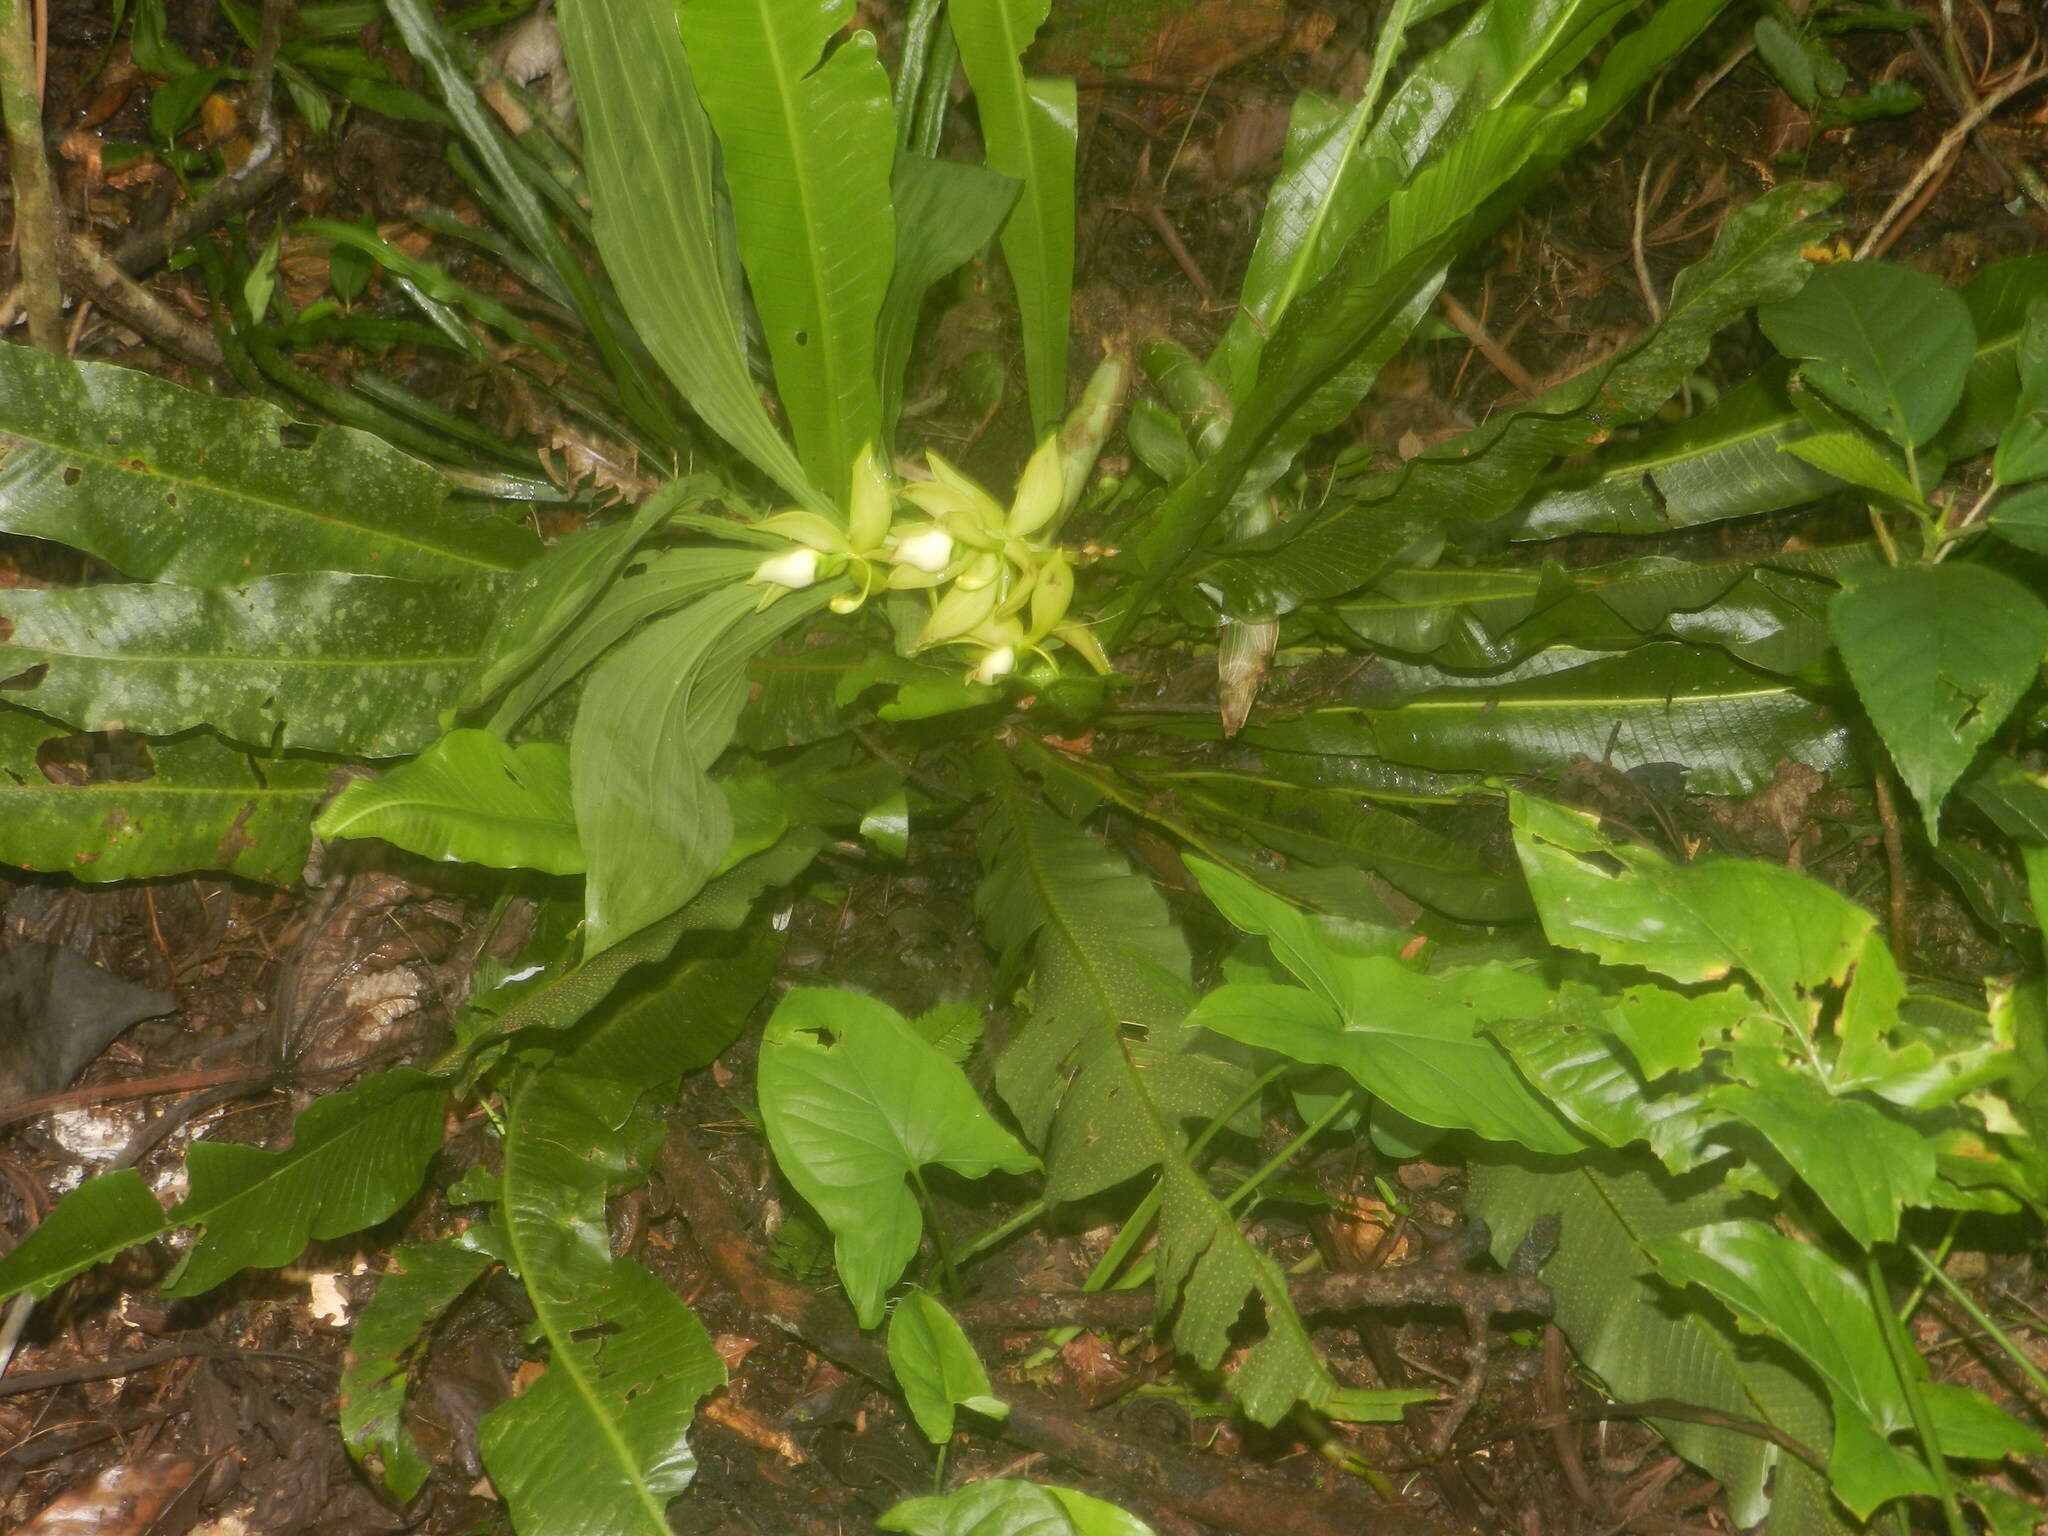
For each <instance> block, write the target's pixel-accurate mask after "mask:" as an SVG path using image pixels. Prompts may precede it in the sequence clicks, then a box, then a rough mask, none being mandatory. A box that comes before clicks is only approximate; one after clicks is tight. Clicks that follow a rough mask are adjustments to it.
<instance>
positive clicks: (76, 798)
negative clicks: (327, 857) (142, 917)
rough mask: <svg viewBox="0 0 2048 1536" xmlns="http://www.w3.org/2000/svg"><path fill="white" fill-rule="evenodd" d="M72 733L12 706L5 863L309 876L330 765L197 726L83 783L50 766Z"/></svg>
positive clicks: (284, 879)
mask: <svg viewBox="0 0 2048 1536" xmlns="http://www.w3.org/2000/svg"><path fill="white" fill-rule="evenodd" d="M69 734H70V732H69V731H67V730H66V728H65V727H63V726H61V725H58V724H56V723H54V722H53V721H49V720H46V719H44V718H43V717H42V716H40V715H34V714H30V713H29V712H28V711H27V710H21V709H7V710H0V861H4V862H6V863H9V864H18V865H21V866H23V867H25V868H28V869H45V870H51V871H55V872H58V873H62V874H67V875H70V876H72V877H73V878H74V879H78V880H90V881H101V880H136V879H145V878H147V877H149V876H151V875H176V874H184V873H185V872H187V871H189V870H195V869H217V870H220V871H222V872H223V873H226V874H232V875H242V876H245V877H246V878H248V879H251V880H267V881H269V882H271V883H272V884H274V885H289V884H291V883H292V882H294V881H296V880H297V879H298V878H299V875H300V873H301V872H302V871H303V870H304V868H305V864H306V844H307V837H308V832H307V822H308V821H309V820H310V818H311V817H312V814H313V811H314V808H315V807H316V806H318V805H319V803H320V797H321V796H322V795H324V794H325V793H326V792H327V778H328V774H329V773H330V772H331V769H330V768H329V766H328V765H327V764H326V763H322V762H309V761H306V760H304V759H299V758H289V757H276V758H263V759H260V760H259V759H257V758H255V757H252V756H251V754H250V753H248V752H247V751H244V750H242V749H240V748H237V747H231V746H229V745H228V744H227V743H225V742H223V741H222V740H220V738H219V737H217V736H215V735H213V734H212V733H211V732H209V731H192V732H188V733H186V734H184V735H181V736H178V737H176V738H174V739H171V740H160V741H151V742H149V743H147V744H146V745H141V746H140V747H139V750H138V751H137V753H136V758H137V763H136V765H135V767H134V768H132V769H130V771H127V772H124V773H121V774H119V775H110V776H106V777H101V778H93V779H84V780H80V779H78V778H76V777H75V776H74V775H72V774H70V773H67V772H65V771H63V769H62V768H61V767H58V766H56V765H54V764H53V765H52V768H51V769H50V770H48V771H46V770H45V768H44V766H43V762H42V753H43V750H44V748H45V747H46V746H47V745H48V744H50V743H52V742H56V741H58V740H60V739H61V738H63V737H65V736H67V735H69Z"/></svg>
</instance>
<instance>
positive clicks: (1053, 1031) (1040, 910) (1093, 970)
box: [975, 754, 1340, 1424]
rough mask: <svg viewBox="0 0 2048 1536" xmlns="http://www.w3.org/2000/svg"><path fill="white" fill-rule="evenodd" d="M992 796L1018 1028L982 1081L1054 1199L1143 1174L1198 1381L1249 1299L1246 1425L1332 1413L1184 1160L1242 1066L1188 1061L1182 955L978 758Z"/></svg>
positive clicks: (1118, 862)
mask: <svg viewBox="0 0 2048 1536" xmlns="http://www.w3.org/2000/svg"><path fill="white" fill-rule="evenodd" d="M980 768H981V772H982V774H983V776H984V778H985V781H986V783H987V784H988V786H989V789H990V792H991V806H990V818H989V822H988V825H987V830H986V832H985V834H984V836H983V838H982V840H981V845H980V851H981V855H982V860H983V867H984V869H985V870H986V875H985V877H984V879H983V881H982V886H981V890H980V891H979V893H978V894H977V896H976V899H975V905H976V908H977V910H978V911H979V912H980V913H981V915H982V920H983V923H984V925H985V927H986V929H987V931H988V933H989V935H990V937H991V938H992V939H993V940H994V941H995V942H996V943H997V944H998V945H999V946H1001V949H1002V951H1003V953H1004V954H1005V955H1006V957H1008V958H1009V959H1011V960H1012V961H1019V960H1022V959H1024V958H1025V957H1026V956H1028V957H1029V958H1030V961H1031V963H1032V966H1033V978H1034V979H1033V990H1032V1009H1031V1017H1030V1019H1029V1020H1028V1021H1027V1022H1026V1024H1025V1026H1024V1028H1023V1029H1022V1030H1021V1031H1020V1032H1019V1033H1018V1035H1017V1036H1016V1037H1015V1038H1014V1039H1013V1040H1012V1041H1011V1043H1010V1045H1009V1046H1008V1048H1007V1049H1006V1050H1005V1051H1004V1052H1003V1054H1002V1056H1001V1057H1000V1058H999V1059H998V1061H997V1063H996V1085H997V1087H998V1088H999V1089H1000V1091H1001V1092H1002V1095H1003V1098H1004V1099H1005V1101H1007V1102H1008V1103H1009V1105H1010V1107H1011V1108H1012V1109H1013V1110H1014V1111H1015V1112H1016V1114H1017V1118H1018V1120H1019V1121H1020V1122H1021V1123H1022V1124H1023V1126H1024V1128H1025V1133H1026V1135H1027V1136H1029V1137H1030V1138H1031V1139H1032V1140H1033V1141H1034V1142H1035V1143H1037V1144H1038V1145H1039V1146H1041V1147H1043V1148H1045V1150H1046V1162H1047V1180H1046V1187H1047V1191H1048V1193H1049V1195H1050V1196H1051V1198H1053V1199H1055V1200H1073V1199H1081V1198H1085V1197H1086V1196H1088V1195H1091V1194H1093V1193H1095V1192H1096V1191H1098V1190H1101V1189H1105V1188H1107V1187H1109V1186H1110V1185H1112V1184H1116V1183H1120V1182H1122V1181H1123V1180H1125V1179H1127V1178H1130V1177H1132V1176H1133V1175H1135V1174H1138V1173H1142V1172H1144V1171H1146V1170H1147V1169H1150V1168H1157V1169H1158V1170H1159V1191H1160V1218H1159V1268H1158V1280H1157V1287H1158V1291H1159V1294H1160V1296H1161V1297H1162V1298H1169V1297H1171V1298H1178V1300H1179V1306H1178V1309H1177V1310H1176V1311H1175V1313H1174V1324H1173V1337H1174V1342H1175V1343H1176V1344H1177V1345H1178V1346H1179V1347H1180V1348H1181V1349H1183V1350H1184V1351H1186V1352H1187V1353H1188V1354H1189V1355H1191V1356H1192V1357H1193V1358H1194V1359H1195V1361H1196V1363H1198V1364H1199V1365H1201V1366H1202V1367H1203V1368H1204V1369H1209V1370H1213V1369H1215V1368H1216V1367H1217V1365H1218V1364H1219V1363H1220V1362H1221V1360H1222V1358H1223V1354H1224V1351H1225V1349H1226V1348H1227V1347H1228V1346H1229V1344H1230V1342H1231V1334H1232V1330H1233V1329H1234V1328H1235V1327H1236V1326H1237V1324H1238V1322H1239V1319H1240V1315H1241V1314H1242V1312H1243V1310H1244V1306H1245V1303H1246V1301H1247V1299H1249V1298H1253V1297H1256V1298H1257V1300H1258V1302H1259V1304H1260V1306H1261V1307H1262V1309H1263V1310H1264V1313H1265V1323H1266V1332H1265V1337H1263V1338H1262V1339H1260V1340H1259V1341H1258V1343H1256V1344H1255V1345H1253V1346H1252V1348H1251V1349H1250V1351H1249V1352H1248V1353H1246V1354H1245V1355H1244V1356H1242V1357H1241V1359H1240V1360H1239V1361H1238V1362H1237V1365H1236V1369H1235V1370H1234V1371H1233V1372H1232V1373H1231V1374H1230V1376H1229V1378H1228V1380H1229V1385H1230V1388H1231V1391H1232V1392H1233V1394H1234V1395H1235V1396H1236V1398H1237V1400H1238V1402H1239V1403H1240V1404H1241V1405H1242V1406H1243V1408H1244V1411H1245V1412H1246V1413H1247V1414H1249V1415H1250V1416H1251V1417H1252V1418H1253V1419H1255V1420H1256V1421H1257V1422H1259V1423H1261V1424H1272V1423H1275V1422H1277V1421H1278V1420H1279V1419H1280V1417H1281V1416H1282V1415H1284V1414H1285V1413H1286V1412H1287V1411H1288V1410H1289V1409H1290V1408H1292V1407H1293V1405H1294V1404H1295V1403H1296V1402H1298V1401H1300V1402H1307V1403H1309V1404H1311V1405H1322V1404H1326V1403H1330V1402H1332V1401H1333V1400H1335V1399H1336V1398H1338V1397H1339V1396H1340V1389H1339V1388H1338V1386H1337V1383H1336V1382H1335V1381H1334V1380H1333V1379H1332V1378H1331V1376H1330V1374H1329V1371H1328V1368H1327V1367H1325V1366H1324V1364H1323V1363H1322V1361H1321V1359H1320V1358H1319V1357H1318V1356H1317V1354H1316V1351H1315V1346H1314V1344H1313V1342H1312V1341H1311V1340H1310V1338H1309V1336H1308V1330H1307V1328H1306V1327H1304V1326H1303V1324H1302V1321H1301V1318H1300V1316H1299V1315H1298V1314H1297V1313H1296V1312H1295V1310H1294V1306H1293V1302H1292V1301H1291V1299H1290V1298H1289V1296H1288V1293H1287V1281H1286V1277H1285V1276H1284V1275H1282V1274H1281V1273H1280V1270H1279V1268H1278V1267H1277V1266H1276V1265H1275V1264H1274V1263H1273V1261H1272V1260H1271V1259H1270V1258H1269V1257H1268V1256H1267V1255H1266V1254H1265V1253H1264V1252H1262V1251H1261V1250H1260V1249H1259V1248H1258V1247H1257V1245H1255V1244H1254V1243H1252V1242H1251V1241H1250V1240H1248V1239H1247V1238H1246V1237H1245V1235H1244V1233H1243V1232H1241V1231H1240V1230H1239V1229H1238V1227H1237V1224H1236V1222H1235V1220H1234V1219H1233V1218H1232V1216H1231V1214H1230V1211H1229V1210H1228V1209H1227V1208H1226V1207H1225V1206H1224V1205H1223V1203H1222V1202H1221V1201H1220V1200H1218V1199H1217V1197H1216V1196H1215V1194H1214V1193H1213V1192H1212V1191H1211V1190H1210V1189H1209V1186H1208V1185H1207V1183H1206V1182H1205V1181H1204V1180H1203V1178H1202V1176H1201V1174H1200V1172H1199V1171H1198V1170H1196V1169H1195V1168H1194V1167H1193V1166H1192V1165H1191V1164H1190V1163H1189V1161H1188V1158H1187V1152H1186V1143H1185V1135H1184V1122H1185V1121H1186V1120H1187V1119H1188V1118H1190V1117H1196V1116H1199V1117H1201V1118H1204V1119H1215V1118H1218V1117H1220V1116H1222V1115H1224V1114H1226V1113H1228V1112H1229V1109H1230V1106H1231V1105H1232V1104H1233V1103H1234V1102H1238V1101H1239V1098H1240V1095H1241V1093H1242V1090H1243V1085H1244V1082H1245V1077H1246V1074H1245V1073H1244V1071H1243V1070H1242V1069H1241V1068H1238V1067H1236V1066H1234V1065H1231V1064H1229V1063H1226V1062H1222V1061H1218V1060H1215V1059H1213V1058H1208V1057H1204V1056H1202V1055H1200V1054H1198V1053H1197V1052H1196V1051H1195V1050H1194V1049H1193V1048H1192V1047H1193V1046H1194V1044H1195V1043H1196V1041H1197V1040H1198V1039H1199V1038H1200V1036H1199V1032H1198V1031H1195V1030H1191V1029H1188V1028H1186V1027H1184V1026H1183V1024H1182V1022H1181V1021H1182V1017H1183V1015H1184V1014H1185V1013H1186V1010H1187V1005H1188V1001H1189V993H1188V986H1187V976H1188V954H1187V945H1186V942H1185V940H1183V939H1182V938H1181V935H1180V933H1179V931H1178V930H1177V929H1176V928H1175V927H1174V926H1173V921H1172V918H1171V916H1170V915H1169V914H1168V912H1167V910H1166V904H1165V903H1164V902H1163V901H1162V900H1161V899H1160V897H1159V893H1158V892H1157V891H1155V890H1153V889H1152V887H1151V885H1150V883H1149V882H1147V881H1146V880H1144V879H1143V878H1141V877H1139V876H1138V875H1136V874H1134V873H1133V872H1132V871H1131V868H1130V866H1129V865H1128V864H1126V863H1125V862H1124V861H1123V859H1122V858H1121V857H1120V856H1119V855H1117V854H1116V853H1114V852H1112V851H1111V850H1109V849H1108V848H1105V847H1104V846H1103V845H1102V844H1100V843H1098V842H1097V841H1096V840H1095V839H1093V838H1091V837H1089V836H1088V835H1087V834H1086V833H1084V832H1082V831H1080V830H1079V829H1078V828H1076V827H1074V826H1072V825H1071V824H1069V823H1068V822H1066V821H1063V820H1061V819H1060V818H1059V817H1058V816H1056V815H1054V814H1053V813H1052V812H1051V811H1050V810H1048V809H1047V808H1046V807H1045V806H1043V805H1042V804H1040V803H1039V802H1038V801H1037V800H1035V799H1033V798H1032V797H1031V796H1030V795H1029V794H1028V793H1027V792H1026V791H1025V788H1024V784H1023V780H1022V779H1021V778H1020V777H1019V776H1018V775H1017V773H1016V771H1015V770H1014V769H1013V768H1011V767H1010V765H1009V763H1008V761H1007V759H1005V758H1003V757H1001V756H999V755H996V754H989V755H987V756H985V757H984V758H983V759H982V760H981V764H980Z"/></svg>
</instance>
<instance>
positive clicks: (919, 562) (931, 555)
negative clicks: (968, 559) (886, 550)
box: [890, 524, 953, 576]
mask: <svg viewBox="0 0 2048 1536" xmlns="http://www.w3.org/2000/svg"><path fill="white" fill-rule="evenodd" d="M890 558H891V559H892V560H894V561H895V562H896V563H897V564H898V565H908V566H912V567H914V568H915V569H917V570H920V571H923V572H924V573H925V574H926V575H927V576H936V575H938V574H939V572H941V571H943V570H944V569H945V568H946V567H947V566H949V565H951V564H952V563H953V536H952V535H951V534H950V533H948V532H946V530H945V529H943V528H941V527H939V526H938V525H937V524H933V525H931V526H930V527H926V528H920V529H918V530H917V532H915V533H908V534H905V535H904V536H903V537H902V538H900V539H898V540H897V541H896V548H895V551H894V553H893V554H892V555H891V556H890Z"/></svg>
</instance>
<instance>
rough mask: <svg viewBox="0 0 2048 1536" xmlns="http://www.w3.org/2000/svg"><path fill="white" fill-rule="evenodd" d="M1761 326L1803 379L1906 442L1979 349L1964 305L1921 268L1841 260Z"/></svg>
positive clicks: (1954, 393)
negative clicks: (1798, 365) (1795, 364)
mask: <svg viewBox="0 0 2048 1536" xmlns="http://www.w3.org/2000/svg"><path fill="white" fill-rule="evenodd" d="M1757 323H1758V324H1759V325H1760V326H1762V327H1763V332H1764V334H1765V335H1766V336H1768V337H1770V339H1771V342H1772V344H1773V345H1774V346H1776V347H1777V349H1778V350H1779V351H1780V352H1782V353H1784V354H1785V355H1786V356H1787V357H1790V358H1796V359H1799V360H1800V361H1801V369H1800V371H1801V373H1802V375H1803V376H1804V377H1805V378H1806V380H1807V382H1809V383H1810V384H1812V385H1813V386H1814V388H1816V389H1818V390H1819V391H1820V392H1821V393H1822V394H1824V395H1826V396H1827V397H1828V398H1829V399H1830V400H1832V401H1833V402H1834V403H1835V404H1837V405H1839V406H1841V407H1842V408H1843V409H1844V410H1846V411H1851V412H1854V413H1855V414H1856V415H1857V416H1859V417H1861V418H1862V419H1863V421H1864V422H1866V423H1867V424H1868V425H1870V426H1871V427H1873V428H1875V429H1876V430H1877V431H1879V432H1882V433H1884V434H1885V435H1886V436H1887V437H1889V438H1890V439H1891V440H1892V441H1893V442H1895V443H1897V444H1899V445H1900V446H1901V447H1905V448H1917V447H1918V446H1920V444H1922V443H1924V442H1926V441H1927V440H1928V439H1929V438H1930V437H1932V436H1933V435H1934V434H1935V432H1936V430H1937V429H1939V428H1940V427H1941V425H1942V424H1943V423H1944V422H1946V421H1947V420H1948V418H1949V415H1950V413H1951V412H1953V411H1954V410H1955V408H1956V405H1957V403H1958V402H1959V401H1961V399H1962V397H1963V382H1964V379H1965V378H1966V376H1967V375H1968V374H1969V371H1970V362H1971V358H1972V355H1973V354H1974V352H1975V350H1976V345H1977V337H1976V331H1975V328H1974V327H1973V325H1972V324H1971V321H1970V311H1969V308H1968V306H1966V305H1965V304H1964V303H1963V301H1962V300H1961V299H1960V298H1958V297H1957V296H1956V294H1954V293H1953V292H1952V291H1950V290H1949V289H1947V288H1945V287H1943V286H1942V285H1941V284H1940V283H1939V282H1937V281H1936V280H1935V279H1934V278H1931V277H1929V276H1928V275H1927V274H1926V273H1924V272H1920V271H1916V270H1915V269H1913V268H1911V267H1902V266H1895V265H1892V264H1890V263H1887V262H1869V261H1855V262H1840V263H1836V264H1834V265H1830V266H1824V267H1822V268H1821V269H1820V270H1819V271H1817V272H1815V273H1814V275H1813V279H1812V281H1810V282H1809V283H1807V285H1806V286H1805V287H1804V288H1803V289H1801V290H1800V292H1799V294H1798V296H1797V297H1796V298H1791V299H1786V300H1784V301H1783V302H1781V303H1776V304H1767V305H1765V306H1763V307H1762V308H1761V309H1759V310H1758V311H1757Z"/></svg>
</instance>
